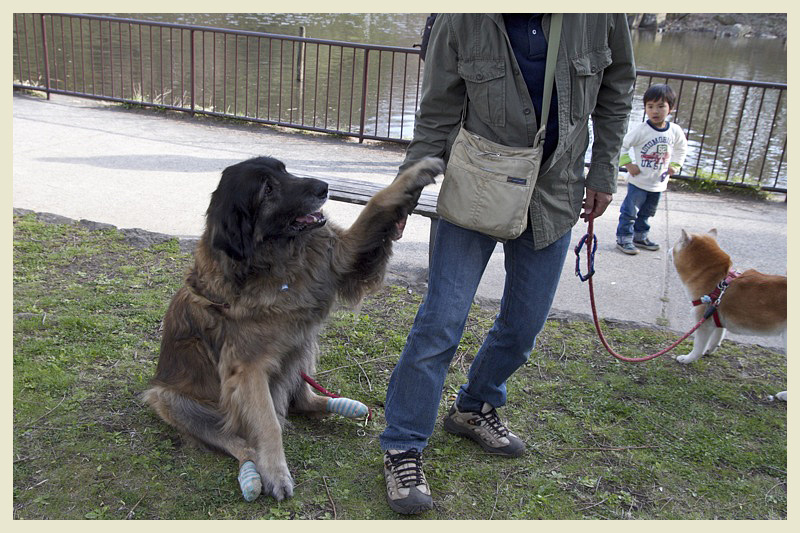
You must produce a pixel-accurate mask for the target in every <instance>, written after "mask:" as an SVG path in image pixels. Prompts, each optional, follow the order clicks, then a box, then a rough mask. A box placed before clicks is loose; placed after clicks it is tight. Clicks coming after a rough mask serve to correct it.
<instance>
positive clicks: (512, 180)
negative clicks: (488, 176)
mask: <svg viewBox="0 0 800 533" xmlns="http://www.w3.org/2000/svg"><path fill="white" fill-rule="evenodd" d="M506 181H507V182H508V183H513V184H515V185H527V184H528V178H515V177H512V176H509V177H508V179H507V180H506Z"/></svg>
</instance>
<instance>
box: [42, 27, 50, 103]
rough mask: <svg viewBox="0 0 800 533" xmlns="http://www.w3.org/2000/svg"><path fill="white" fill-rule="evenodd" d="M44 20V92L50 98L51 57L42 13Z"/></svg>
mask: <svg viewBox="0 0 800 533" xmlns="http://www.w3.org/2000/svg"><path fill="white" fill-rule="evenodd" d="M40 20H41V22H42V48H43V50H42V54H43V56H44V92H45V93H46V94H47V99H48V100H50V58H49V55H48V53H47V28H46V25H45V23H44V14H42V15H40Z"/></svg>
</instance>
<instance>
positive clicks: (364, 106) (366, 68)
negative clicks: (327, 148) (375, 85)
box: [358, 48, 369, 143]
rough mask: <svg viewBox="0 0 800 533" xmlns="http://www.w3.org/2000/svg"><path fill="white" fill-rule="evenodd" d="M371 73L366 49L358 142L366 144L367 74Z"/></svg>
mask: <svg viewBox="0 0 800 533" xmlns="http://www.w3.org/2000/svg"><path fill="white" fill-rule="evenodd" d="M368 71H369V49H367V48H365V49H364V77H363V79H362V81H361V128H360V130H359V133H358V142H359V143H363V142H364V130H365V128H366V123H367V84H368V80H369V78H368V77H367V73H368Z"/></svg>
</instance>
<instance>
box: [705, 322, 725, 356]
mask: <svg viewBox="0 0 800 533" xmlns="http://www.w3.org/2000/svg"><path fill="white" fill-rule="evenodd" d="M726 331H727V330H726V329H725V328H714V331H712V332H711V335H709V338H708V344H707V345H706V349H705V352H703V355H708V354H712V353H714V352H715V351H716V350H717V348H719V346H720V344H722V341H723V340H725V332H726Z"/></svg>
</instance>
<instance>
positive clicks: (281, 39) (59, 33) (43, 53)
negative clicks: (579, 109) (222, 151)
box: [13, 14, 787, 191]
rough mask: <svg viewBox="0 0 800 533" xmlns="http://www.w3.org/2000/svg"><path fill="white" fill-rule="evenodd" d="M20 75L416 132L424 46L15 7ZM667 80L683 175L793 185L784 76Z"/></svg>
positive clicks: (641, 86) (303, 122) (354, 130)
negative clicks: (684, 144) (685, 151)
mask: <svg viewBox="0 0 800 533" xmlns="http://www.w3.org/2000/svg"><path fill="white" fill-rule="evenodd" d="M13 22H14V32H13V54H14V58H13V78H14V87H15V88H19V89H33V90H40V91H45V92H46V93H47V94H48V96H49V95H50V94H51V93H55V94H65V95H74V96H81V97H86V98H96V99H102V100H109V101H114V102H120V103H128V104H137V105H144V106H156V107H160V108H166V109H173V110H179V111H187V112H191V113H203V114H207V115H212V116H219V117H227V118H236V119H243V120H248V121H253V122H259V123H264V124H272V125H279V126H286V127H292V128H300V129H304V130H311V131H317V132H326V133H334V134H340V135H344V136H350V137H355V138H358V139H359V140H362V141H363V140H364V139H374V140H384V141H394V142H401V143H403V142H408V141H409V140H410V139H411V136H412V133H413V127H414V113H415V111H416V109H417V104H418V102H419V96H420V81H421V77H422V63H421V61H420V58H419V50H417V49H415V48H404V47H395V46H376V45H366V44H357V43H348V42H342V41H332V40H322V39H313V38H306V37H301V36H289V35H276V34H267V33H257V32H249V31H238V30H228V29H219V28H208V27H202V26H191V25H181V24H171V23H160V22H151V21H141V20H132V19H122V18H113V17H102V16H94V15H75V14H15V15H14V17H13ZM662 80H666V81H668V82H669V83H670V84H671V85H673V86H674V87H675V88H676V92H677V93H678V94H679V104H678V108H677V112H676V114H675V115H674V120H675V121H676V123H678V124H680V125H681V127H683V128H684V131H686V133H687V137H688V139H689V144H690V154H689V156H688V157H687V161H686V163H685V165H684V168H683V171H682V174H683V177H689V178H703V179H711V180H714V181H718V182H724V183H729V184H735V185H747V186H758V187H761V188H762V189H766V190H777V191H786V174H787V170H786V136H787V134H786V122H787V121H786V105H787V104H786V84H776V83H762V82H748V81H739V80H729V79H719V78H708V77H702V76H690V75H681V74H671V73H660V72H650V71H640V72H639V73H638V77H637V87H636V92H637V96H636V100H635V101H636V102H638V106H639V107H638V108H635V111H634V114H633V116H632V119H631V120H632V121H633V122H636V121H640V120H642V118H643V116H644V115H643V111H642V108H641V94H643V92H644V90H645V89H646V88H647V86H649V85H650V84H651V83H660V82H661V81H662Z"/></svg>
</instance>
